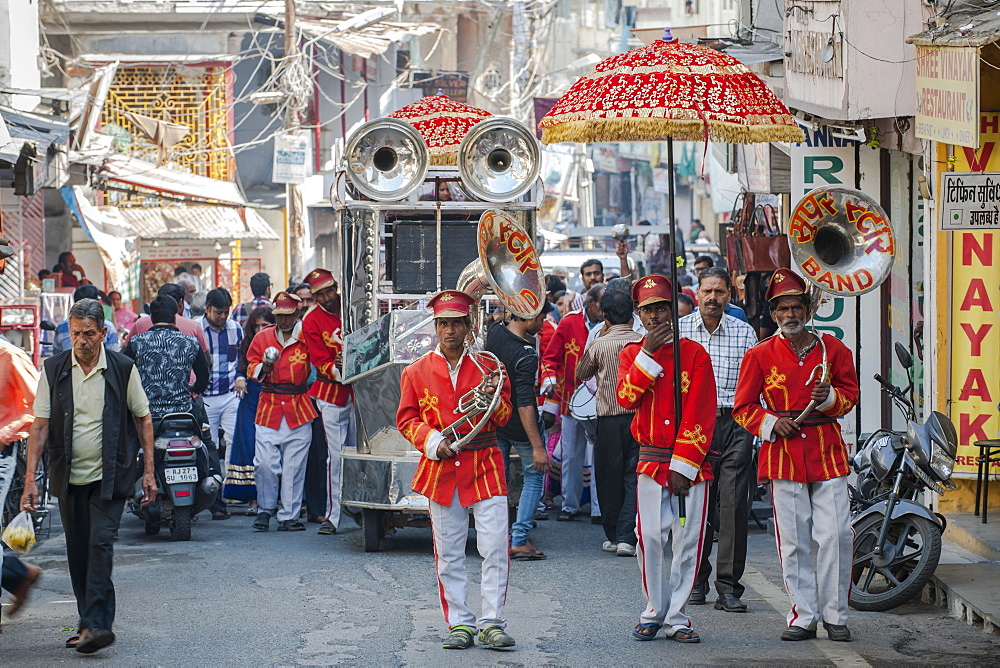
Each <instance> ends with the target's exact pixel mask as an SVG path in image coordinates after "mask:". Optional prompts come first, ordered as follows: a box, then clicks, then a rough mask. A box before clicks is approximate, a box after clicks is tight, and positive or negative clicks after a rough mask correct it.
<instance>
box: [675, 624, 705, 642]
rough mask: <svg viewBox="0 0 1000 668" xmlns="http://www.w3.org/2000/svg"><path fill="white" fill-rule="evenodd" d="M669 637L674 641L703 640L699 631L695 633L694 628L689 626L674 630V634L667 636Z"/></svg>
mask: <svg viewBox="0 0 1000 668" xmlns="http://www.w3.org/2000/svg"><path fill="white" fill-rule="evenodd" d="M667 639H668V640H673V641H674V642H684V643H694V642H701V637H700V636H699V635H698V634H697V633H695V631H694V629H692V628H689V627H684V628H682V629H677V630H676V631H674V633H673V635H669V636H667Z"/></svg>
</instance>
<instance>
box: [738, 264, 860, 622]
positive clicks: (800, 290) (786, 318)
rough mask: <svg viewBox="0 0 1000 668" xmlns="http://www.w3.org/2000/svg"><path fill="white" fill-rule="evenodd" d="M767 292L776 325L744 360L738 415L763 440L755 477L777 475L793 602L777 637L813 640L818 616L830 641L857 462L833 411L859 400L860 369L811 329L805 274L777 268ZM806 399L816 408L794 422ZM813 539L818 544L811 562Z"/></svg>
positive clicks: (774, 484) (841, 617)
mask: <svg viewBox="0 0 1000 668" xmlns="http://www.w3.org/2000/svg"><path fill="white" fill-rule="evenodd" d="M765 296H766V298H767V300H768V302H769V303H770V309H771V317H772V318H773V319H774V321H775V322H776V323H777V324H778V327H779V329H780V331H779V333H778V334H775V335H774V336H772V337H771V338H769V339H765V340H764V341H761V342H760V343H759V344H757V345H756V346H754V347H753V348H751V349H750V350H749V351H748V352H747V354H746V356H745V357H744V358H743V364H742V366H741V367H740V377H739V381H738V382H737V385H736V398H735V402H734V403H735V405H734V407H733V419H734V420H735V421H736V423H737V424H739V425H740V426H742V427H743V428H744V429H746V430H747V431H749V432H750V433H751V434H754V435H755V436H759V437H760V438H761V439H763V441H764V444H763V445H762V446H761V449H760V455H759V470H758V478H759V479H760V480H770V481H771V495H772V497H773V500H774V521H775V531H774V533H775V536H776V538H777V541H778V552H779V556H780V558H781V571H782V575H783V577H784V580H785V588H786V589H787V590H788V594H789V596H790V598H791V602H792V609H791V610H790V611H789V613H788V617H787V622H788V628H787V629H785V631H784V632H783V633H782V634H781V639H782V640H807V639H809V638H815V637H816V626H817V625H818V623H819V620H820V619H821V618H822V619H823V626H825V627H826V632H827V635H828V636H829V638H830V640H839V641H847V640H850V639H851V632H850V630H849V629H848V628H847V599H848V595H849V593H850V586H851V560H852V554H853V545H852V544H853V532H852V530H851V522H850V517H851V514H850V500H849V498H848V493H847V474H848V473H849V472H850V468H851V467H850V465H849V464H848V461H847V445H846V444H845V443H844V439H843V437H842V436H841V434H840V425H838V424H837V418H840V417H843V416H844V415H846V414H847V413H849V412H850V411H851V409H852V408H854V406H855V404H857V402H858V374H857V370H856V369H855V367H854V361H853V359H852V358H851V351H850V350H848V349H847V346H845V345H844V344H843V343H841V342H840V341H838V340H837V339H836V338H834V337H832V336H830V335H829V334H817V333H815V332H810V331H809V330H807V329H806V328H805V324H806V321H807V320H808V319H809V315H810V314H809V298H808V295H807V291H806V284H805V281H803V280H802V278H800V277H799V276H798V275H797V274H794V273H793V272H791V271H790V270H788V269H779V270H778V271H776V272H774V275H773V276H772V277H771V282H770V283H769V284H768V287H767V293H766V295H765ZM824 366H825V367H826V368H825V369H824ZM810 402H815V403H814V404H811V403H810ZM807 406H810V407H811V408H812V410H811V412H810V413H808V415H806V416H805V418H804V419H803V420H802V421H801V423H800V424H796V422H795V418H796V417H797V416H799V415H800V414H801V413H802V412H803V411H804V410H805V409H806V407H807ZM812 541H816V543H817V544H818V545H819V550H818V551H817V558H816V560H817V563H816V568H815V569H814V568H813V566H812V562H811V560H810V556H809V552H810V544H811V542H812ZM817 581H818V582H817ZM817 584H818V588H817Z"/></svg>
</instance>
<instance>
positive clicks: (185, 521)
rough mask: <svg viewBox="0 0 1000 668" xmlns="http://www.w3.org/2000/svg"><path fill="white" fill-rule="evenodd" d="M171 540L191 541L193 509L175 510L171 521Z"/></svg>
mask: <svg viewBox="0 0 1000 668" xmlns="http://www.w3.org/2000/svg"><path fill="white" fill-rule="evenodd" d="M170 540H191V507H190V506H186V507H184V508H176V507H175V508H174V516H173V519H172V520H170Z"/></svg>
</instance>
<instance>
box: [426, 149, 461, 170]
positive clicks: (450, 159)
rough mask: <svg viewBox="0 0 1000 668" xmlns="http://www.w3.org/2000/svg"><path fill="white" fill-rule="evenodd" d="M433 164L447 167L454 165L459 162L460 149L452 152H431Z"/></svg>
mask: <svg viewBox="0 0 1000 668" xmlns="http://www.w3.org/2000/svg"><path fill="white" fill-rule="evenodd" d="M431 164H432V165H438V166H445V167H454V166H455V165H457V164H458V151H454V152H452V153H438V154H435V153H433V152H431Z"/></svg>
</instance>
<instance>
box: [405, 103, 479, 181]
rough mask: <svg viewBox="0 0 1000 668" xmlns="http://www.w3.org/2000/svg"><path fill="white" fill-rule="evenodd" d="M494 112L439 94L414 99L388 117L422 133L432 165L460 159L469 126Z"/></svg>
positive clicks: (453, 162) (454, 161) (455, 161)
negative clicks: (461, 146) (460, 147)
mask: <svg viewBox="0 0 1000 668" xmlns="http://www.w3.org/2000/svg"><path fill="white" fill-rule="evenodd" d="M492 115H493V114H491V113H490V112H488V111H484V110H483V109H478V108H476V107H472V106H469V105H467V104H462V103H461V102H455V101H454V100H451V99H449V98H448V96H447V95H443V94H441V93H438V94H437V95H428V96H427V97H422V98H420V99H419V100H417V101H416V102H411V103H410V104H408V105H406V106H405V107H403V108H401V109H399V110H397V111H394V112H393V113H391V114H389V118H398V119H400V120H402V121H406V122H407V123H409V124H410V125H412V126H413V127H415V128H416V129H417V132H419V133H420V134H421V135H423V138H424V141H426V142H427V148H429V149H430V154H431V164H432V165H454V164H456V163H457V160H458V145H459V144H461V143H462V138H463V137H465V135H466V133H467V132H468V131H469V128H471V127H472V126H473V125H475V124H476V123H478V122H479V121H481V120H483V119H484V118H489V117H490V116H492Z"/></svg>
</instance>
